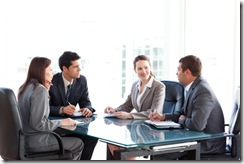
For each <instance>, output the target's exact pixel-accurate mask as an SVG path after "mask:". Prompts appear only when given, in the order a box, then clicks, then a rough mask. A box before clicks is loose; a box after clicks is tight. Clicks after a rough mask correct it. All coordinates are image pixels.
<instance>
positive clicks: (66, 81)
mask: <svg viewBox="0 0 244 164" xmlns="http://www.w3.org/2000/svg"><path fill="white" fill-rule="evenodd" d="M62 78H63V81H64V87H65V88H67V86H68V85H72V83H73V80H72V81H71V83H70V82H69V81H68V80H66V79H65V77H64V75H63V74H62Z"/></svg>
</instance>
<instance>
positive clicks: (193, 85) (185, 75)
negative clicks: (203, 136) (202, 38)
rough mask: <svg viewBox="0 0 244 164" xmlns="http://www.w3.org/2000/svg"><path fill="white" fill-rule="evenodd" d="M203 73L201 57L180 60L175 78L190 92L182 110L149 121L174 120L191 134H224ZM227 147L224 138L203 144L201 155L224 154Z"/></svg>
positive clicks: (184, 154)
mask: <svg viewBox="0 0 244 164" xmlns="http://www.w3.org/2000/svg"><path fill="white" fill-rule="evenodd" d="M201 71H202V62H201V60H200V59H199V58H198V57H196V56H194V55H188V56H185V57H183V58H181V59H180V60H179V65H178V68H177V73H176V75H177V77H178V80H179V83H181V84H182V85H184V86H185V92H187V93H186V95H185V101H184V105H183V107H182V108H181V110H180V111H176V112H174V113H173V114H171V113H166V114H159V113H152V114H151V115H150V119H151V120H152V121H155V120H160V121H164V120H173V121H174V122H178V123H180V124H181V125H182V126H183V127H185V128H187V129H189V130H193V131H201V132H205V133H210V134H213V133H221V132H224V115H223V111H222V108H221V106H220V104H219V101H218V99H217V97H216V96H215V94H214V92H213V90H212V88H211V87H210V85H209V84H208V82H207V81H206V80H204V79H203V77H202V76H201ZM225 143H226V142H225V138H219V139H211V140H204V141H201V153H202V154H215V153H216V154H218V153H223V152H225ZM153 159H158V160H165V159H187V152H182V153H174V154H166V155H156V156H154V157H153Z"/></svg>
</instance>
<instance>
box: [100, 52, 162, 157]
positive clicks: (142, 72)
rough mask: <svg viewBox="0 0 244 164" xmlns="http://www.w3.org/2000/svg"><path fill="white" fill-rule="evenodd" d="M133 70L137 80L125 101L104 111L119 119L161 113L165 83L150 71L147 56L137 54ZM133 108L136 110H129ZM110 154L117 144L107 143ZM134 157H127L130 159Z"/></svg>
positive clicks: (145, 116)
mask: <svg viewBox="0 0 244 164" xmlns="http://www.w3.org/2000/svg"><path fill="white" fill-rule="evenodd" d="M133 65H134V71H135V73H136V74H137V76H138V78H139V80H138V81H136V82H134V83H133V84H132V87H131V93H130V95H129V96H128V97H127V99H126V101H125V102H124V103H123V104H122V105H120V106H119V107H117V108H112V107H110V106H108V107H106V108H105V111H104V112H105V113H111V114H113V115H114V116H116V117H117V118H120V119H144V120H145V119H149V114H150V112H152V111H154V112H156V111H157V112H158V113H162V110H163V104H164V99H165V85H164V84H163V83H162V82H160V81H158V80H157V79H156V78H155V76H154V75H153V73H152V68H151V67H152V66H151V62H150V60H149V57H148V56H146V55H139V56H137V57H136V58H135V59H134V61H133ZM133 109H135V110H136V112H131V111H132V110H133ZM108 147H109V149H110V152H111V154H112V155H113V151H114V150H117V149H121V148H120V147H118V146H115V145H111V144H108ZM132 159H134V158H129V160H132Z"/></svg>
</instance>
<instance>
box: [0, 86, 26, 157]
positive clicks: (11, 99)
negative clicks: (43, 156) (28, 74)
mask: <svg viewBox="0 0 244 164" xmlns="http://www.w3.org/2000/svg"><path fill="white" fill-rule="evenodd" d="M0 113H1V114H0V155H1V157H2V158H3V159H19V136H20V133H19V132H20V131H21V130H22V122H21V119H20V115H19V111H18V103H17V100H16V96H15V94H14V92H13V91H12V90H11V89H8V88H0Z"/></svg>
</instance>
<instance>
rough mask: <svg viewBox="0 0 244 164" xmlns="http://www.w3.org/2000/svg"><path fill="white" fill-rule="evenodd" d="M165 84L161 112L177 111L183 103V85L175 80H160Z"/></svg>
mask: <svg viewBox="0 0 244 164" xmlns="http://www.w3.org/2000/svg"><path fill="white" fill-rule="evenodd" d="M161 82H162V83H163V84H164V85H165V86H166V94H165V101H164V106H163V113H174V112H175V111H179V110H180V109H181V107H182V106H183V104H184V87H183V86H182V85H181V84H180V83H178V82H176V81H167V80H163V81H161Z"/></svg>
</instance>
